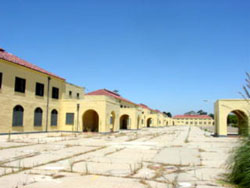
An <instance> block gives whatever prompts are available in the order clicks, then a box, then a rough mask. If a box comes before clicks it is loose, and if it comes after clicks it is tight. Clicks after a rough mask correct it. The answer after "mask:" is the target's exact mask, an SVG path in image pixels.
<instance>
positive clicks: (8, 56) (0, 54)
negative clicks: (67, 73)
mask: <svg viewBox="0 0 250 188" xmlns="http://www.w3.org/2000/svg"><path fill="white" fill-rule="evenodd" d="M0 59H3V60H5V61H8V62H11V63H15V64H17V65H20V66H24V67H26V68H28V69H32V70H34V71H37V72H41V73H44V74H47V75H50V76H54V77H56V78H59V79H62V80H65V79H64V78H61V77H60V76H57V75H55V74H53V73H51V72H49V71H47V70H45V69H43V68H41V67H39V66H37V65H35V64H32V63H30V62H28V61H26V60H24V59H22V58H20V57H18V56H16V55H14V54H12V53H9V52H7V51H5V50H4V49H3V48H1V50H0Z"/></svg>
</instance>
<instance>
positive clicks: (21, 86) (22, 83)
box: [15, 77, 26, 93]
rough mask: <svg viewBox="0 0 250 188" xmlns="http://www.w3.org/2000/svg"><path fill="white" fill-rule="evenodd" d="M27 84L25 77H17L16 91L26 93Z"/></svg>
mask: <svg viewBox="0 0 250 188" xmlns="http://www.w3.org/2000/svg"><path fill="white" fill-rule="evenodd" d="M25 84H26V80H25V79H23V78H18V77H16V82H15V91H16V92H21V93H25Z"/></svg>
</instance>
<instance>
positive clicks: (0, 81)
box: [0, 72, 3, 89]
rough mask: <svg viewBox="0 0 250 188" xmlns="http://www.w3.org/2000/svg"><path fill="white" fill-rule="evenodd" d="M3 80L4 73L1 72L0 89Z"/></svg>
mask: <svg viewBox="0 0 250 188" xmlns="http://www.w3.org/2000/svg"><path fill="white" fill-rule="evenodd" d="M2 78H3V73H1V72H0V89H1V88H2Z"/></svg>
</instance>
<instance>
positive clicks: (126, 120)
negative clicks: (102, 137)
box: [120, 114, 129, 129]
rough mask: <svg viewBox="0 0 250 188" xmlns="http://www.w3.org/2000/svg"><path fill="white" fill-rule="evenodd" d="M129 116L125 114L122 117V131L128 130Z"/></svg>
mask: <svg viewBox="0 0 250 188" xmlns="http://www.w3.org/2000/svg"><path fill="white" fill-rule="evenodd" d="M128 125H129V116H128V115H127V114H124V115H122V116H121V117H120V129H128Z"/></svg>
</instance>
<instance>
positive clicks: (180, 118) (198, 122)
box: [173, 115, 214, 126]
mask: <svg viewBox="0 0 250 188" xmlns="http://www.w3.org/2000/svg"><path fill="white" fill-rule="evenodd" d="M173 119H174V124H175V125H194V126H212V125H214V120H213V118H211V117H210V116H208V115H176V116H174V117H173Z"/></svg>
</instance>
